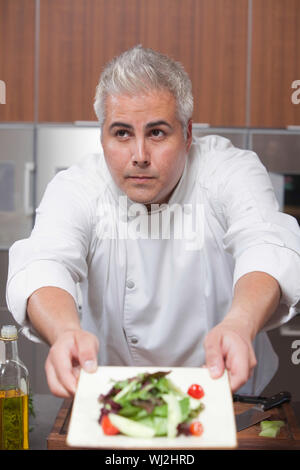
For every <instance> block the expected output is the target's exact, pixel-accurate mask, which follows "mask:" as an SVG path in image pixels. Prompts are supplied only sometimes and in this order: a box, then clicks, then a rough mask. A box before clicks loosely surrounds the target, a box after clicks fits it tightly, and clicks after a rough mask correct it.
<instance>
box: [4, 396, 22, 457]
mask: <svg viewBox="0 0 300 470" xmlns="http://www.w3.org/2000/svg"><path fill="white" fill-rule="evenodd" d="M17 449H20V450H21V449H23V450H27V449H28V395H24V393H22V392H20V391H19V390H5V391H4V390H0V450H17Z"/></svg>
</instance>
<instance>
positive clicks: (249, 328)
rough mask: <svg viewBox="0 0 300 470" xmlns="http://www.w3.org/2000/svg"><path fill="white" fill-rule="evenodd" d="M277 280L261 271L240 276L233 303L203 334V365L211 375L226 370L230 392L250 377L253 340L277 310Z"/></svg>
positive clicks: (253, 357)
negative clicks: (204, 361)
mask: <svg viewBox="0 0 300 470" xmlns="http://www.w3.org/2000/svg"><path fill="white" fill-rule="evenodd" d="M280 297H281V291H280V286H279V283H278V282H277V281H276V280H275V279H274V278H273V277H272V276H270V275H268V274H266V273H264V272H251V273H248V274H245V275H244V276H242V277H241V278H240V279H239V280H238V281H237V283H236V285H235V290H234V296H233V302H232V305H231V308H230V311H229V312H228V313H227V315H226V316H225V318H224V320H223V321H222V322H221V323H219V324H218V325H217V326H215V327H214V328H213V329H212V330H211V331H210V332H209V333H208V334H207V336H206V338H205V342H204V347H205V353H206V366H207V367H208V368H209V370H210V373H211V376H212V377H214V378H217V377H220V376H221V375H222V374H223V372H224V368H225V367H226V368H227V369H228V371H229V377H230V384H231V388H232V391H236V390H237V389H238V388H240V387H241V386H242V385H243V384H244V383H246V382H247V380H248V379H249V378H250V376H251V373H252V370H253V368H254V367H255V365H256V358H255V354H254V350H253V347H252V341H253V339H254V338H255V336H256V335H257V333H258V332H259V331H260V330H261V329H262V328H263V327H264V325H265V324H266V322H267V321H268V319H269V318H270V317H271V315H272V314H273V313H274V311H275V310H276V308H277V306H278V304H279V301H280Z"/></svg>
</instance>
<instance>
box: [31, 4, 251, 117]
mask: <svg viewBox="0 0 300 470" xmlns="http://www.w3.org/2000/svg"><path fill="white" fill-rule="evenodd" d="M247 5H248V2H247V0H238V1H237V0H151V1H149V0H85V1H82V0H42V1H41V4H40V25H41V27H40V58H39V61H40V69H39V70H40V82H39V90H40V93H39V119H40V121H43V122H45V121H51V122H53V121H56V122H72V121H76V120H96V116H95V114H94V111H93V98H94V94H95V88H96V85H97V83H98V79H99V75H100V72H101V69H102V67H103V65H104V64H105V63H106V62H107V61H108V60H111V59H112V58H113V57H114V56H116V55H118V54H120V53H121V52H123V51H124V50H126V49H128V48H130V47H133V46H134V45H136V44H142V45H143V46H146V47H151V48H153V49H156V50H159V51H161V52H163V53H166V54H169V55H170V56H171V57H173V58H174V59H176V60H178V61H180V62H182V63H183V65H184V66H185V68H186V70H187V72H188V73H189V74H190V76H191V79H192V82H193V90H194V97H195V112H194V122H207V123H209V124H210V125H214V126H218V125H219V126H244V125H245V115H246V108H245V107H246V103H245V102H246V98H245V91H246V69H247V67H246V53H247V13H248V9H247V8H248V6H247Z"/></svg>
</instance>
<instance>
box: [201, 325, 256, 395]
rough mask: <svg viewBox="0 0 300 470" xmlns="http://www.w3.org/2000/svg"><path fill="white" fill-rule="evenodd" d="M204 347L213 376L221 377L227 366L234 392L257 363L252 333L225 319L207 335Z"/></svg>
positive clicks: (248, 376)
mask: <svg viewBox="0 0 300 470" xmlns="http://www.w3.org/2000/svg"><path fill="white" fill-rule="evenodd" d="M204 349H205V354H206V367H207V368H208V369H209V371H210V374H211V377H213V378H218V377H221V375H223V372H224V369H225V368H226V369H227V370H228V373H229V380H230V386H231V389H232V392H235V391H236V390H238V389H239V388H240V387H241V386H242V385H244V384H245V383H246V382H247V380H248V379H249V378H250V377H251V375H252V372H253V369H254V367H255V366H256V364H257V362H256V357H255V353H254V349H253V347H252V342H251V336H250V334H248V333H247V332H246V331H241V330H240V329H239V328H237V326H236V325H234V324H232V323H231V322H230V321H229V322H227V321H226V320H224V321H223V322H221V323H219V324H218V325H217V326H215V327H214V328H213V329H212V330H211V331H210V332H209V333H208V334H207V335H206V338H205V340H204Z"/></svg>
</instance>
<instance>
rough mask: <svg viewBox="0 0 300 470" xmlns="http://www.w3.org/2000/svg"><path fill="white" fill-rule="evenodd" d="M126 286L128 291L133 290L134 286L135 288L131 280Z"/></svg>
mask: <svg viewBox="0 0 300 470" xmlns="http://www.w3.org/2000/svg"><path fill="white" fill-rule="evenodd" d="M126 286H127V287H128V289H133V288H134V286H135V283H134V282H133V281H131V280H130V279H129V280H128V281H127V282H126Z"/></svg>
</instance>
